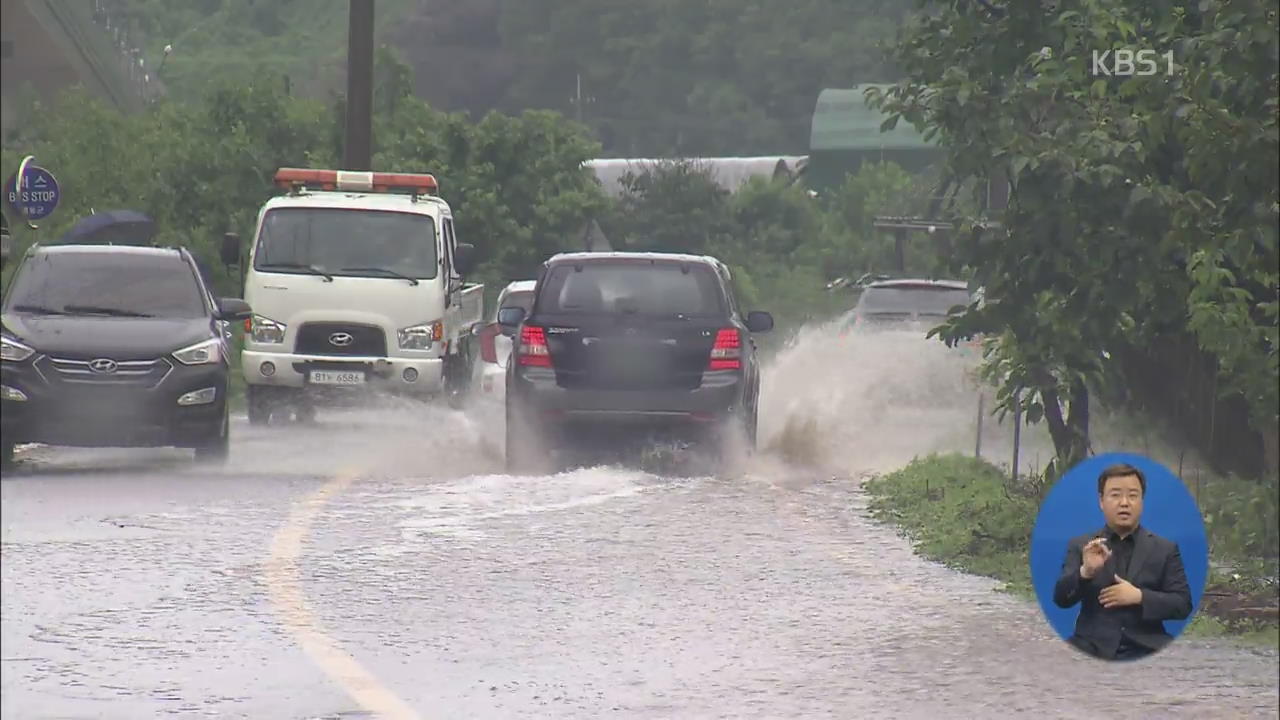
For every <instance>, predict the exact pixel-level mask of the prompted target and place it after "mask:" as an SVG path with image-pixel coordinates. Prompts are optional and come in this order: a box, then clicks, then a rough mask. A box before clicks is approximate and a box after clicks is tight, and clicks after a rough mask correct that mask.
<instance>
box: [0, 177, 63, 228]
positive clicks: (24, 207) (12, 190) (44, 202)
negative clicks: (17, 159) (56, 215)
mask: <svg viewBox="0 0 1280 720" xmlns="http://www.w3.org/2000/svg"><path fill="white" fill-rule="evenodd" d="M17 179H18V173H16V172H15V173H14V174H12V175H10V176H9V179H8V180H7V181H6V182H5V184H4V198H5V201H6V202H8V203H9V207H11V208H13V209H14V210H17V211H18V214H19V215H20V216H22V217H25V218H26V219H28V220H43V219H45V218H47V217H49V216H50V215H52V214H53V211H54V209H55V208H57V207H58V200H59V199H60V193H59V191H58V181H57V179H55V178H54V177H53V173H51V172H49V171H48V170H45V169H44V168H42V167H40V166H38V165H28V166H27V172H26V178H25V181H24V182H23V183H22V194H21V197H19V194H18V192H17V188H16V187H15V186H16V185H17V182H16V180H17Z"/></svg>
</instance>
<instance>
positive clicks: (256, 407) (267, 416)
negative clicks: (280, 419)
mask: <svg viewBox="0 0 1280 720" xmlns="http://www.w3.org/2000/svg"><path fill="white" fill-rule="evenodd" d="M245 394H246V395H247V400H248V403H247V404H248V406H249V408H248V409H249V424H250V425H266V424H267V423H269V422H271V405H272V402H271V394H270V392H269V391H268V390H267V389H266V388H264V387H258V386H256V385H250V386H249V387H248V388H246V390H245Z"/></svg>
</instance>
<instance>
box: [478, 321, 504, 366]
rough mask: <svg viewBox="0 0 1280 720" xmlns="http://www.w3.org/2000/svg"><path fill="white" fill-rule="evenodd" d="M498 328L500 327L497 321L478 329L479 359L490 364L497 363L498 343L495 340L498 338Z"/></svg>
mask: <svg viewBox="0 0 1280 720" xmlns="http://www.w3.org/2000/svg"><path fill="white" fill-rule="evenodd" d="M500 330H501V327H500V326H499V325H498V324H497V323H494V324H492V325H486V326H485V327H484V329H483V330H481V331H480V359H481V360H483V361H485V362H487V363H489V364H490V365H497V364H498V345H497V343H496V342H495V341H496V340H497V338H498V333H499V331H500Z"/></svg>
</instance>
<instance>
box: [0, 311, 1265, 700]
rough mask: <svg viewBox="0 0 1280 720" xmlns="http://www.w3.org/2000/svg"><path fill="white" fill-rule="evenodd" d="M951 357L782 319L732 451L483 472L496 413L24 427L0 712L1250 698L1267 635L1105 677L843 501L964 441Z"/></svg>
mask: <svg viewBox="0 0 1280 720" xmlns="http://www.w3.org/2000/svg"><path fill="white" fill-rule="evenodd" d="M971 365H972V360H971V359H965V358H964V357H962V356H961V355H960V354H958V353H957V352H956V351H953V350H949V349H947V348H946V347H945V346H943V345H942V344H941V343H939V342H937V341H934V340H927V339H925V338H924V337H922V336H921V335H919V334H914V335H912V334H900V333H878V334H874V335H850V336H844V337H840V336H838V335H837V334H836V333H834V332H831V331H830V329H829V328H825V327H820V326H814V327H810V328H806V329H805V330H804V331H803V332H801V333H800V334H799V336H798V337H797V338H796V340H795V342H793V343H792V344H791V345H790V346H789V347H787V348H786V349H784V350H783V351H781V352H780V353H779V354H778V355H777V357H776V358H774V360H773V361H772V362H771V363H770V364H769V366H768V368H767V370H766V376H765V379H764V383H763V387H762V405H761V408H760V410H761V415H760V420H761V423H760V424H761V427H760V440H761V447H762V452H761V454H760V455H759V456H757V459H756V460H755V461H754V462H753V464H752V466H751V467H750V468H749V471H748V472H747V473H746V474H745V476H743V477H718V478H713V477H672V476H670V475H668V474H664V473H647V472H641V471H638V470H634V469H625V468H619V467H594V468H583V469H578V470H574V471H571V472H566V473H562V474H559V475H556V476H552V477H526V476H512V475H507V474H505V473H502V472H501V471H500V470H499V468H500V467H501V462H500V458H499V457H495V456H493V455H492V454H491V453H488V454H487V453H486V451H485V450H484V445H485V443H482V442H480V441H478V439H477V438H478V436H480V435H486V436H489V437H492V436H494V435H495V434H496V433H499V432H500V431H501V428H500V427H499V428H494V427H492V426H491V425H488V424H485V423H481V422H478V421H477V420H476V419H475V418H473V417H471V416H468V415H466V414H464V413H459V412H454V411H449V410H444V409H439V408H416V409H414V408H407V409H406V408H403V407H395V408H387V409H382V410H375V411H365V412H360V413H334V414H332V415H328V416H323V415H322V416H321V420H320V422H319V424H318V425H316V426H314V427H307V426H282V427H268V428H257V427H255V428H249V427H248V426H246V425H243V424H237V426H236V430H237V432H236V433H235V437H236V448H235V449H234V453H233V460H232V462H231V464H229V465H228V466H227V467H226V468H225V469H223V470H221V471H210V470H208V469H197V468H191V469H185V468H183V467H182V466H179V465H177V464H175V463H168V462H166V463H164V464H161V465H158V466H157V465H154V464H150V463H149V462H148V461H147V460H145V459H139V454H138V453H128V454H121V455H116V456H112V457H113V458H114V460H113V463H112V465H111V468H112V469H111V471H110V472H101V471H96V470H94V469H93V467H94V460H93V458H95V457H99V456H98V455H96V454H95V453H93V452H86V453H80V454H76V453H71V454H66V455H62V454H59V453H51V454H49V455H48V456H47V457H46V459H45V460H43V461H41V463H38V465H40V466H39V467H37V468H36V469H35V470H34V471H33V472H32V473H31V475H30V476H29V477H21V476H20V477H15V478H13V479H9V478H6V480H5V482H4V484H3V493H4V508H5V525H4V544H3V586H4V595H3V602H4V610H3V643H2V644H3V647H4V658H3V659H4V662H3V664H2V665H0V668H2V669H3V682H2V686H3V698H4V699H3V712H4V715H5V716H6V717H8V716H14V717H23V718H33V719H39V718H61V717H95V718H108V719H115V718H121V719H122V720H123V719H125V718H129V719H132V718H138V717H158V716H178V717H196V716H209V715H215V716H218V717H244V718H262V717H273V718H277V717H278V718H297V719H299V720H301V719H302V718H321V717H323V718H336V717H359V716H361V713H362V711H368V710H370V708H371V705H373V704H376V703H371V701H370V700H369V697H370V696H371V694H370V692H369V691H367V690H365V691H360V687H365V686H363V685H361V683H360V682H359V681H358V680H353V679H352V678H353V677H354V675H353V671H352V670H351V668H353V667H359V668H361V669H362V671H363V672H365V673H367V675H368V676H369V677H372V678H376V681H377V683H378V684H380V685H381V690H379V694H377V697H383V698H385V697H391V696H394V698H396V699H397V700H398V701H399V702H400V703H402V704H403V706H405V707H408V708H412V709H414V710H415V711H416V712H417V713H418V715H417V716H418V717H423V718H429V717H430V718H434V717H468V718H596V717H601V716H606V715H607V716H610V717H626V718H643V719H646V720H648V719H650V718H652V719H655V720H656V719H658V718H673V717H679V718H762V717H767V718H775V717H776V718H859V717H867V716H871V715H873V714H874V715H875V716H876V717H891V718H915V717H925V718H932V717H943V716H945V717H964V718H985V717H995V718H1005V717H1010V716H1014V717H1017V716H1023V715H1028V716H1031V715H1034V716H1039V717H1079V716H1089V717H1094V716H1110V715H1114V714H1121V713H1122V714H1124V715H1126V716H1139V717H1197V718H1199V717H1275V716H1276V708H1277V692H1276V682H1275V678H1276V674H1277V659H1276V654H1275V653H1274V652H1269V653H1262V652H1258V651H1249V650H1241V649H1236V648H1233V647H1231V646H1229V645H1226V644H1224V643H1211V642H1204V641H1196V640H1192V639H1186V638H1184V639H1182V640H1179V641H1178V642H1177V643H1176V644H1174V645H1173V646H1172V647H1171V648H1170V649H1169V650H1167V651H1165V652H1163V653H1161V654H1160V655H1158V656H1157V657H1156V658H1155V659H1153V660H1151V661H1148V662H1143V663H1140V664H1135V665H1133V666H1130V667H1128V668H1127V669H1126V670H1125V672H1124V673H1123V674H1118V673H1115V672H1113V671H1112V669H1111V668H1110V667H1106V668H1104V667H1102V666H1100V665H1098V663H1097V661H1095V660H1092V659H1090V658H1086V657H1083V656H1081V655H1079V654H1078V653H1076V652H1074V651H1072V650H1070V649H1069V648H1068V647H1067V646H1066V645H1065V644H1064V643H1063V642H1062V641H1061V640H1060V639H1059V638H1058V637H1057V635H1056V634H1054V633H1053V631H1052V630H1051V629H1050V628H1049V627H1048V625H1047V624H1046V623H1045V622H1044V620H1043V619H1042V617H1041V615H1040V611H1039V609H1038V608H1037V607H1035V605H1034V604H1032V603H1028V602H1025V601H1022V600H1019V599H1016V598H1014V597H1012V596H1009V595H1006V594H1003V593H1001V592H999V591H998V590H997V583H995V582H994V581H991V580H988V579H984V578H978V577H972V576H967V575H963V574H961V573H957V572H955V571H952V570H950V569H947V568H945V567H942V566H940V565H937V564H935V563H930V562H926V561H923V560H921V559H919V558H917V557H916V556H915V555H914V554H913V553H912V551H911V549H910V547H909V545H908V544H907V543H906V541H905V540H903V539H902V538H900V537H898V535H897V534H896V533H895V532H894V530H893V529H891V528H888V527H885V526H883V525H880V524H878V523H876V522H873V521H872V520H871V519H870V518H869V516H868V515H867V513H866V509H865V498H864V496H863V495H862V493H861V491H860V488H859V483H860V480H861V479H862V478H863V477H865V476H866V475H868V474H870V473H875V472H882V471H885V470H889V469H892V468H895V467H898V466H900V465H902V464H905V463H906V462H908V461H909V460H910V459H911V458H912V457H913V456H915V455H923V454H926V453H928V452H932V451H950V450H957V451H963V452H972V450H973V445H974V432H975V431H976V425H977V405H976V403H977V395H976V389H975V388H974V386H973V385H972V384H971V383H968V382H967V381H966V373H968V372H969V370H970V368H971ZM988 400H989V397H988ZM988 407H990V403H989V402H988ZM984 427H985V429H984V437H983V443H982V446H983V454H984V456H988V457H991V458H993V459H994V460H996V461H997V462H1008V459H1007V458H1009V456H1010V454H1011V449H1012V448H1011V428H1010V427H1009V425H1008V424H1007V423H1006V424H1005V425H1003V426H997V425H996V424H995V423H994V421H993V420H990V419H988V421H987V422H985V423H984ZM1037 454H1039V458H1040V462H1043V461H1044V460H1047V459H1048V457H1050V446H1049V444H1048V443H1047V441H1046V440H1045V439H1044V437H1043V432H1042V431H1041V430H1039V429H1038V428H1032V429H1027V430H1026V431H1025V432H1024V433H1023V447H1022V457H1023V458H1024V461H1023V463H1024V464H1025V463H1031V462H1034V461H1035V459H1036V455H1037ZM340 473H345V474H347V475H350V476H352V477H354V478H355V479H354V480H352V481H351V482H350V484H348V485H345V486H343V487H342V488H341V489H340V490H323V489H324V488H330V487H331V478H333V477H334V476H335V475H337V474H340ZM317 491H322V493H321V494H319V495H317ZM317 497H319V498H321V499H320V500H312V501H307V498H317ZM300 514H306V515H307V517H308V518H309V519H308V520H307V521H306V522H305V523H304V524H299V523H300V522H302V521H300V520H299V519H298V518H299V517H300ZM282 537H289V538H293V540H292V541H291V542H294V541H296V556H295V557H294V559H293V561H292V562H293V565H294V566H295V567H296V570H297V572H296V577H297V581H296V587H294V586H292V585H291V586H290V587H283V588H282V587H281V586H280V585H281V582H282V581H281V580H280V579H279V577H280V576H279V575H278V573H277V574H273V573H272V572H269V567H270V566H269V564H268V557H269V556H274V555H273V553H275V552H276V551H277V550H278V549H279V548H280V547H282V545H289V544H290V543H282V541H281V538H282ZM294 590H296V597H297V598H301V600H296V599H295V600H289V602H301V603H304V604H305V607H306V608H308V609H309V617H310V620H309V622H310V625H309V626H308V628H309V629H308V631H307V632H308V633H309V635H307V636H306V637H310V638H311V640H309V641H308V642H312V643H314V638H315V637H323V638H325V640H324V643H325V644H326V646H327V647H329V648H331V649H330V650H329V651H326V653H321V654H320V656H319V658H318V659H317V656H315V655H307V654H305V653H304V652H303V649H304V648H305V647H307V643H304V642H303V640H304V639H305V638H304V636H303V635H301V634H300V631H299V630H297V620H296V618H297V617H299V614H300V612H301V611H300V610H299V607H297V606H282V605H281V602H282V601H281V600H280V599H279V598H281V597H285V598H292V597H294V596H295V595H293V594H291V593H293V591H294ZM287 617H292V618H294V620H293V623H294V624H292V625H286V624H285V618H287ZM332 648H337V649H339V651H340V652H341V653H343V654H344V656H345V657H346V658H347V660H343V661H342V662H336V661H334V660H333V659H332V657H333V655H332V653H333V650H332ZM326 658H327V659H326ZM247 669H251V670H247ZM402 716H406V715H402ZM393 717H394V715H393Z"/></svg>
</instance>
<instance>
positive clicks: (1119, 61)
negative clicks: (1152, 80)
mask: <svg viewBox="0 0 1280 720" xmlns="http://www.w3.org/2000/svg"><path fill="white" fill-rule="evenodd" d="M1160 60H1163V61H1164V68H1163V70H1162V69H1161V67H1160V62H1159V61H1160ZM1176 68H1177V66H1176V65H1175V64H1174V62H1173V51H1172V50H1170V51H1168V52H1166V53H1164V54H1160V53H1157V52H1156V51H1155V50H1136V51H1135V50H1128V49H1120V50H1103V51H1102V52H1098V51H1097V50H1094V51H1093V75H1094V77H1113V76H1114V77H1134V76H1142V77H1146V76H1151V75H1160V74H1162V73H1163V74H1165V75H1172V74H1173V73H1174V70H1175V69H1176Z"/></svg>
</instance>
